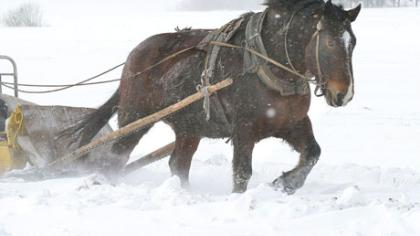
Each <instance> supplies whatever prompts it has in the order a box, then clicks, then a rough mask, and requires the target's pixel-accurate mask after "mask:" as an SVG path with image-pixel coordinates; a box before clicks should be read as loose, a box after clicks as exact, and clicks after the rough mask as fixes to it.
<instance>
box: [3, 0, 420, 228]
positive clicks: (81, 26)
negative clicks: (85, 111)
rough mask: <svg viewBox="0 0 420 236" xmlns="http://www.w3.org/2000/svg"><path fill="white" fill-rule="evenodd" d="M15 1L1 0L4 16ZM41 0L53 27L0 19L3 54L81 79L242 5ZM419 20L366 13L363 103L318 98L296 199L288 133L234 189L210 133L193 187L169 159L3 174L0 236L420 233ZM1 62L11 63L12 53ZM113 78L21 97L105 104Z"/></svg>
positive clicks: (265, 148) (158, 140)
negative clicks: (29, 175)
mask: <svg viewBox="0 0 420 236" xmlns="http://www.w3.org/2000/svg"><path fill="white" fill-rule="evenodd" d="M18 2H19V1H15V0H13V1H12V0H1V3H5V4H2V5H5V7H3V6H2V9H0V11H1V12H0V13H3V12H4V11H6V10H7V9H8V7H9V8H10V7H13V6H15V5H17V4H18ZM39 2H40V3H41V6H42V7H43V9H44V13H45V18H46V19H45V20H46V23H47V27H43V28H4V27H0V35H1V37H0V52H1V54H6V55H10V56H12V57H13V58H15V59H16V61H17V63H18V66H19V76H20V82H25V83H72V82H76V81H79V80H81V79H84V78H86V77H89V76H91V75H94V74H97V73H99V72H101V71H103V70H105V69H107V68H109V67H111V66H113V65H116V64H118V63H120V62H122V61H124V60H125V58H126V57H127V55H128V53H129V52H130V50H131V49H132V48H133V47H134V46H135V45H137V44H138V43H139V42H140V41H141V40H143V39H145V38H146V37H148V36H150V35H152V34H156V33H159V32H166V31H172V30H173V29H174V28H175V27H176V26H177V25H178V26H180V27H181V28H182V27H184V26H192V27H195V28H197V27H200V28H214V27H218V26H220V25H222V24H223V23H225V22H227V21H229V20H230V19H232V18H234V17H236V16H238V15H239V14H241V13H242V12H231V11H216V12H171V11H159V10H158V9H147V10H145V9H143V8H142V6H143V4H145V3H144V1H126V2H125V3H126V4H125V5H124V4H119V1H107V3H103V1H89V3H85V2H87V1H81V0H74V1H71V2H68V3H67V5H63V4H64V3H65V2H67V1H61V2H60V1H57V2H51V1H47V0H39ZM157 2H158V3H160V4H162V3H163V4H164V3H166V2H163V1H157ZM47 3H48V4H47ZM50 3H51V4H50ZM83 4H84V5H83ZM97 4H101V6H100V8H97V7H95V6H96V5H97ZM81 6H83V7H81ZM150 8H152V7H150ZM419 21H420V10H419V9H409V8H403V9H363V10H362V12H361V14H360V16H359V18H358V19H357V21H356V22H355V23H354V26H353V29H354V32H355V34H356V36H357V39H358V42H357V46H356V49H355V52H354V56H353V64H354V77H355V97H354V100H353V101H352V102H350V103H349V105H348V106H346V107H344V108H338V109H337V108H332V107H329V106H328V105H327V104H326V102H325V101H324V100H323V99H318V98H314V99H313V102H312V107H311V111H310V115H311V118H312V123H313V126H314V132H315V135H316V137H317V140H318V141H319V143H320V145H321V147H322V155H321V160H320V162H319V163H318V164H317V166H316V167H315V168H314V170H313V172H312V173H311V174H310V176H309V178H308V180H307V183H306V184H305V186H304V187H303V188H302V189H301V190H299V191H298V192H297V193H296V194H295V195H292V196H288V195H285V194H283V193H282V192H280V191H275V190H273V189H272V188H271V187H269V186H268V183H270V182H271V181H272V180H274V179H275V178H276V177H278V176H279V175H280V174H281V173H282V171H287V170H289V169H290V168H292V167H293V165H294V164H295V163H296V161H297V153H294V152H292V151H291V150H290V148H289V147H288V146H287V145H286V144H284V143H282V142H281V141H279V140H274V139H269V140H266V141H263V142H261V143H259V144H258V145H257V146H256V149H255V150H254V157H255V158H254V160H253V167H254V174H253V177H252V179H251V183H250V186H249V190H248V191H247V192H245V193H244V194H231V193H230V191H231V185H232V183H231V175H232V171H231V167H230V162H231V156H232V149H231V145H230V144H225V143H224V141H223V140H203V141H202V143H201V144H200V147H199V150H198V151H197V153H196V155H195V158H194V161H193V164H192V168H191V186H190V187H189V188H188V189H183V188H181V186H180V182H179V180H178V179H177V178H175V177H171V176H170V173H169V168H168V166H167V161H166V160H165V161H160V162H157V163H155V164H153V165H150V166H148V167H146V168H144V169H142V170H139V171H137V172H134V173H132V174H130V175H128V176H125V177H122V178H121V179H119V180H107V179H106V178H104V177H103V176H100V175H90V176H85V177H79V178H68V179H54V180H47V181H42V182H23V181H21V180H19V179H2V180H0V236H9V235H13V236H15V235H123V234H124V235H204V236H205V235H241V236H242V235H369V236H370V235H420V225H419V224H418V222H419V220H420V159H419V153H420V145H419V144H418V137H419V135H420V110H419V109H418V108H419V105H420V95H419V92H418V88H419V85H420V82H419V81H418V79H419V76H418V69H417V67H418V65H420V44H419V43H418V38H419V36H420V31H419V30H418V25H417V23H416V22H419ZM0 69H1V70H2V71H6V70H8V65H7V63H4V62H0ZM118 76H119V72H115V73H113V74H111V75H108V76H106V77H105V78H104V79H112V78H117V77H118ZM116 87H117V84H112V85H102V86H99V87H88V88H76V89H72V90H68V91H66V92H61V93H56V94H48V95H24V94H22V96H21V97H22V98H25V99H28V100H30V101H34V102H37V103H40V104H60V105H73V106H87V107H96V106H99V105H100V104H102V103H103V102H104V101H105V100H107V99H108V98H109V97H110V96H111V95H112V93H113V91H114V90H115V88H116ZM9 92H10V91H9ZM113 124H114V125H115V120H114V121H113ZM173 139H174V135H173V134H172V132H171V131H170V129H169V128H168V127H167V126H165V125H163V124H158V125H156V126H155V127H154V128H153V129H152V130H151V131H150V133H149V134H148V135H147V136H146V137H145V138H144V139H143V140H142V141H141V142H140V144H139V145H138V147H137V148H136V150H135V152H134V154H133V158H132V160H135V158H136V157H138V156H141V155H143V154H146V153H148V152H150V151H152V150H154V149H156V148H158V147H161V146H163V145H165V144H167V143H169V142H171V141H173Z"/></svg>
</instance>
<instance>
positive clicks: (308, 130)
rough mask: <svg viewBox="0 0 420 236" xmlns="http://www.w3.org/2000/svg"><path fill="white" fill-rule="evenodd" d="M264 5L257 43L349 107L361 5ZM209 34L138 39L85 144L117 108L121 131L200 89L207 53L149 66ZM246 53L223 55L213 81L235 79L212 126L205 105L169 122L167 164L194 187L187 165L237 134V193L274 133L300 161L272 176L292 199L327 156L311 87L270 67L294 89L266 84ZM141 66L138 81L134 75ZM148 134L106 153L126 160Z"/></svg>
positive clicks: (214, 104) (91, 121) (82, 126)
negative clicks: (209, 145)
mask: <svg viewBox="0 0 420 236" xmlns="http://www.w3.org/2000/svg"><path fill="white" fill-rule="evenodd" d="M266 5H267V9H266V11H265V12H264V18H260V22H261V29H260V30H261V33H260V36H261V37H260V38H261V39H262V43H263V45H264V47H265V49H266V51H267V52H268V53H267V54H268V56H269V57H270V58H272V59H274V60H276V61H278V62H280V63H282V64H284V65H287V66H288V67H290V68H294V70H295V71H296V72H299V73H300V74H305V75H313V76H315V80H316V81H317V83H318V87H319V88H320V89H321V91H322V94H321V95H325V99H326V101H327V103H328V104H329V105H331V106H334V107H338V106H344V105H346V104H347V103H348V102H350V100H351V99H352V97H353V93H354V89H353V87H354V83H353V69H352V52H353V49H354V47H355V44H356V39H355V36H354V34H353V32H352V29H351V23H352V22H353V21H354V20H355V19H356V17H357V15H358V14H359V11H360V5H359V6H358V7H356V8H355V9H352V10H348V11H346V10H343V9H342V8H341V7H339V6H336V5H333V4H332V3H331V1H328V2H327V3H324V2H323V1H322V0H294V1H286V0H270V1H268V2H266ZM253 15H258V14H248V15H247V16H244V23H243V24H241V25H240V26H239V29H238V30H237V32H236V33H235V35H234V36H233V37H232V38H231V39H230V40H229V43H231V44H234V45H247V43H248V42H247V40H248V36H247V34H246V28H247V27H252V24H251V25H250V24H249V21H251V18H252V16H253ZM260 15H261V13H259V15H258V16H260ZM261 19H262V20H261ZM247 23H248V24H247ZM251 30H252V29H251ZM209 32H210V31H209V30H183V31H179V32H176V33H166V34H160V35H156V36H152V37H151V38H148V39H146V40H145V41H143V42H142V43H140V45H138V46H137V47H136V48H135V49H134V50H133V51H132V52H131V54H130V55H129V57H128V60H127V62H126V65H125V68H124V70H123V74H122V78H123V80H122V81H121V84H120V87H119V89H118V90H117V92H116V93H115V94H114V95H113V96H112V98H111V99H110V100H108V101H107V102H106V103H105V104H104V105H102V106H101V107H100V108H99V109H98V111H97V112H96V113H94V114H93V115H92V116H89V117H87V118H86V119H84V120H83V121H81V122H80V123H79V125H78V126H77V127H74V129H73V131H74V132H77V133H78V134H79V135H80V140H81V141H80V142H81V144H85V143H87V142H89V140H90V139H91V138H92V135H93V134H94V133H95V132H96V131H97V130H99V129H100V128H101V127H102V126H103V125H104V124H106V123H107V122H108V120H109V119H110V117H111V116H112V115H113V114H114V113H115V112H116V110H117V111H118V121H119V126H125V125H127V124H129V123H130V122H133V121H135V120H136V119H139V118H142V117H145V116H147V115H150V114H152V113H154V112H157V111H159V110H161V109H163V108H165V107H166V106H168V105H171V104H174V103H176V102H177V101H179V100H180V99H183V98H185V97H187V96H188V95H190V94H193V93H195V92H196V91H197V90H196V89H197V85H199V84H200V83H201V77H202V73H203V71H204V69H205V68H204V64H205V63H204V62H205V58H206V56H207V52H206V51H205V50H203V49H202V48H199V47H197V48H195V49H193V50H190V51H188V52H185V53H183V54H181V55H179V56H177V57H176V58H174V59H172V60H168V61H165V62H164V63H163V64H160V65H159V66H158V67H156V68H153V69H152V70H146V69H147V68H149V67H150V66H151V65H153V64H155V63H156V62H158V61H160V60H162V59H163V58H165V57H167V56H169V55H171V54H173V53H174V52H177V51H179V50H182V49H185V48H189V47H194V46H196V45H198V44H199V43H200V42H201V41H202V40H203V38H204V37H206V36H207V35H208V34H209ZM285 36H286V37H285ZM256 49H258V48H256ZM244 53H245V51H244V50H241V49H235V48H221V49H220V53H219V55H218V57H217V62H216V67H215V69H214V71H213V75H212V76H211V78H210V82H211V83H216V82H218V81H221V80H223V79H225V78H227V77H230V78H233V80H234V83H233V85H231V86H230V87H228V88H226V89H224V90H222V91H219V92H218V93H217V94H215V95H213V96H211V97H210V105H211V106H210V115H211V116H210V117H211V118H210V120H206V113H205V111H203V108H202V104H199V103H195V104H193V105H191V106H189V107H187V108H185V109H184V110H182V111H179V112H177V113H175V114H172V115H171V116H169V117H167V118H166V119H165V120H164V121H165V122H166V123H167V124H169V125H170V126H171V127H172V129H173V130H174V132H175V134H176V142H175V143H176V145H175V149H174V151H173V153H172V155H171V158H170V161H169V166H170V169H171V172H172V174H173V175H177V176H179V177H180V179H181V180H182V182H183V184H188V178H189V170H190V165H191V160H192V157H193V154H194V152H195V151H196V150H197V147H198V145H199V143H200V140H201V139H202V138H203V137H208V138H231V140H232V143H233V148H234V156H233V191H234V192H243V191H246V189H247V184H248V181H249V179H250V177H251V175H252V151H253V148H254V145H255V143H257V142H258V141H260V140H262V139H265V138H268V137H277V138H280V139H283V140H284V141H286V142H287V143H289V144H290V145H291V146H292V147H293V148H294V150H296V151H297V152H299V153H300V160H299V164H298V165H297V166H296V167H295V168H294V169H293V170H291V171H289V172H287V173H284V174H283V175H282V176H280V177H279V178H277V179H276V180H274V182H273V185H274V186H276V187H281V188H283V190H284V191H286V192H287V193H294V192H295V190H296V189H298V188H300V187H301V186H303V184H304V182H305V179H306V177H307V176H308V174H309V172H310V171H311V169H312V168H313V166H314V165H315V164H316V162H317V161H318V158H319V156H320V153H321V149H320V146H319V145H318V143H317V142H316V140H315V138H314V134H313V131H312V126H311V121H310V119H309V117H308V114H307V113H308V110H309V105H310V101H311V95H310V93H309V92H307V91H306V90H305V88H308V84H307V83H308V82H307V81H304V80H302V79H301V78H299V77H298V76H297V75H295V74H293V73H290V72H288V71H286V70H282V69H280V68H278V67H276V66H273V65H272V64H270V63H266V62H263V63H260V64H264V65H265V66H266V68H268V72H269V73H270V78H275V79H276V80H278V81H274V82H276V83H280V84H285V86H286V88H290V87H291V86H292V87H294V88H297V89H295V90H293V91H294V92H291V93H288V94H286V95H285V93H281V92H279V91H278V90H277V89H275V88H274V87H272V86H269V85H267V83H265V82H264V81H263V79H262V78H261V76H262V75H261V74H260V73H256V72H255V71H252V70H248V69H246V68H244ZM145 70H146V72H144V73H142V75H141V78H140V79H132V77H133V75H136V74H137V73H139V72H142V71H145ZM268 72H267V73H268ZM115 108H117V109H115ZM149 129H150V127H147V128H144V129H142V130H140V131H138V132H136V133H134V134H131V135H130V136H127V137H125V138H122V139H120V140H118V141H116V142H115V143H114V144H113V149H112V153H109V155H115V158H126V159H128V156H129V154H130V153H131V151H132V150H133V149H134V147H135V146H136V144H137V143H138V141H139V140H140V138H141V137H142V136H143V135H144V134H146V132H147V131H148V130H149Z"/></svg>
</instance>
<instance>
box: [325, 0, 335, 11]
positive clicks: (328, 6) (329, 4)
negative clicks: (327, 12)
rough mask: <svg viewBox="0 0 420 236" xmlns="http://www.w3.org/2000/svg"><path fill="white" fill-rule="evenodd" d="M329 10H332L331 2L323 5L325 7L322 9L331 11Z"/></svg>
mask: <svg viewBox="0 0 420 236" xmlns="http://www.w3.org/2000/svg"><path fill="white" fill-rule="evenodd" d="M331 8H333V4H332V2H331V0H328V1H327V2H326V3H325V7H324V9H331Z"/></svg>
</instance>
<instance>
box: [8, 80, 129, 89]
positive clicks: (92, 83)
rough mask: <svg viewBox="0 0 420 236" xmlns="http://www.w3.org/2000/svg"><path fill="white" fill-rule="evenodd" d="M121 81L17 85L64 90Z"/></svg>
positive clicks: (20, 85)
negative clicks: (70, 87)
mask: <svg viewBox="0 0 420 236" xmlns="http://www.w3.org/2000/svg"><path fill="white" fill-rule="evenodd" d="M117 81H121V79H110V80H103V81H98V82H88V83H83V84H77V85H75V84H19V83H18V84H17V85H18V86H19V87H36V88H62V87H68V86H72V85H74V86H89V85H96V84H106V83H112V82H117ZM2 84H3V85H4V86H6V85H9V86H10V85H14V83H10V82H2Z"/></svg>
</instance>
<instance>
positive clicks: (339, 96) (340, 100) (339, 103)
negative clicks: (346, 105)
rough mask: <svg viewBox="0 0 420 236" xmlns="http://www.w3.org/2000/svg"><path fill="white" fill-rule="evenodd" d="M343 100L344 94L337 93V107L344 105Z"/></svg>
mask: <svg viewBox="0 0 420 236" xmlns="http://www.w3.org/2000/svg"><path fill="white" fill-rule="evenodd" d="M343 99H344V94H343V93H337V105H339V106H341V105H343Z"/></svg>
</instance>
